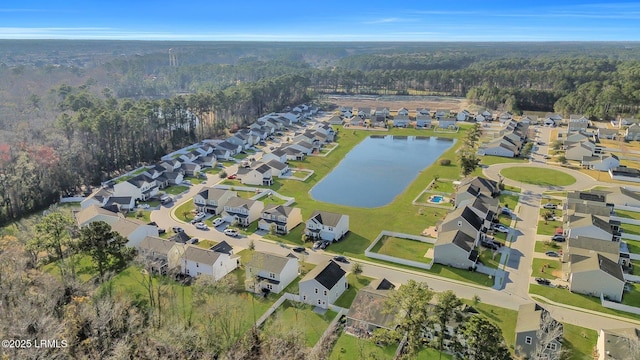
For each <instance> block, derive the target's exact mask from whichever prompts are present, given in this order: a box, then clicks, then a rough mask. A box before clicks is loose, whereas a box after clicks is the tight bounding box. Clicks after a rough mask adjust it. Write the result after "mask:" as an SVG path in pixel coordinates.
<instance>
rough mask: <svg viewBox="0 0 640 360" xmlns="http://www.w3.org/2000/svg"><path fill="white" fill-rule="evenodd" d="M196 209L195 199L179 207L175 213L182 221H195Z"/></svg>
mask: <svg viewBox="0 0 640 360" xmlns="http://www.w3.org/2000/svg"><path fill="white" fill-rule="evenodd" d="M195 209H196V207H195V205H193V199H189V200H187V201H185V202H184V204H182V205H180V206H178V208H177V209H176V211H175V213H176V216H177V217H178V219H180V220H182V221H191V219H193V215H194V214H193V211H195Z"/></svg>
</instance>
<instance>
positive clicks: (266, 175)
mask: <svg viewBox="0 0 640 360" xmlns="http://www.w3.org/2000/svg"><path fill="white" fill-rule="evenodd" d="M237 175H238V179H239V180H240V181H241V182H242V183H243V184H245V185H263V186H271V184H273V175H272V173H271V167H269V166H267V165H266V164H259V165H258V166H256V167H248V168H243V167H241V168H238V172H237Z"/></svg>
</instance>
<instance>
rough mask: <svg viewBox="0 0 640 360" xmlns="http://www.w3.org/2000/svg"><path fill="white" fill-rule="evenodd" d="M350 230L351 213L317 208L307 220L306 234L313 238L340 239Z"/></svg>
mask: <svg viewBox="0 0 640 360" xmlns="http://www.w3.org/2000/svg"><path fill="white" fill-rule="evenodd" d="M347 232H349V215H344V214H336V213H332V212H328V211H321V210H315V211H314V212H313V214H311V217H310V218H309V220H307V222H306V227H305V230H304V233H305V235H307V236H308V237H310V238H312V239H317V240H325V241H338V240H340V239H342V238H343V237H344V236H345V235H346V234H347Z"/></svg>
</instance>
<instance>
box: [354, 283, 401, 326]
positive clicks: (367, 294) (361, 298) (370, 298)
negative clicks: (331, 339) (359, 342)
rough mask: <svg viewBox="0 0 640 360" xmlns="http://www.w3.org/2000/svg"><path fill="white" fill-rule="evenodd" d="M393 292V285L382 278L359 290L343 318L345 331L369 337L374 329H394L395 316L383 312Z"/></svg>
mask: <svg viewBox="0 0 640 360" xmlns="http://www.w3.org/2000/svg"><path fill="white" fill-rule="evenodd" d="M394 290H395V285H393V284H392V283H391V282H389V280H387V279H384V278H383V279H378V280H374V281H372V282H371V283H369V285H367V286H365V287H363V288H362V289H360V291H358V294H356V297H355V298H354V299H353V302H352V303H351V307H350V308H349V312H348V313H347V315H346V316H345V317H346V322H345V330H346V331H347V332H348V333H350V334H353V335H354V336H358V337H369V336H371V334H372V333H373V331H375V330H376V329H388V330H393V329H395V328H396V325H397V324H396V319H395V317H396V314H395V313H394V312H388V311H385V309H386V306H385V302H386V301H387V299H388V298H389V295H390V294H391V293H392V292H393V291H394Z"/></svg>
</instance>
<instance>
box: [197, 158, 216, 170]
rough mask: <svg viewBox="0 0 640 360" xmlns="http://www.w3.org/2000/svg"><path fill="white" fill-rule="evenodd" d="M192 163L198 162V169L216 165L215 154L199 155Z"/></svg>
mask: <svg viewBox="0 0 640 360" xmlns="http://www.w3.org/2000/svg"><path fill="white" fill-rule="evenodd" d="M194 163H195V164H198V166H200V169H203V168H212V167H214V166H216V163H217V160H216V157H215V155H207V156H200V157H199V158H197V159H196V160H194Z"/></svg>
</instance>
